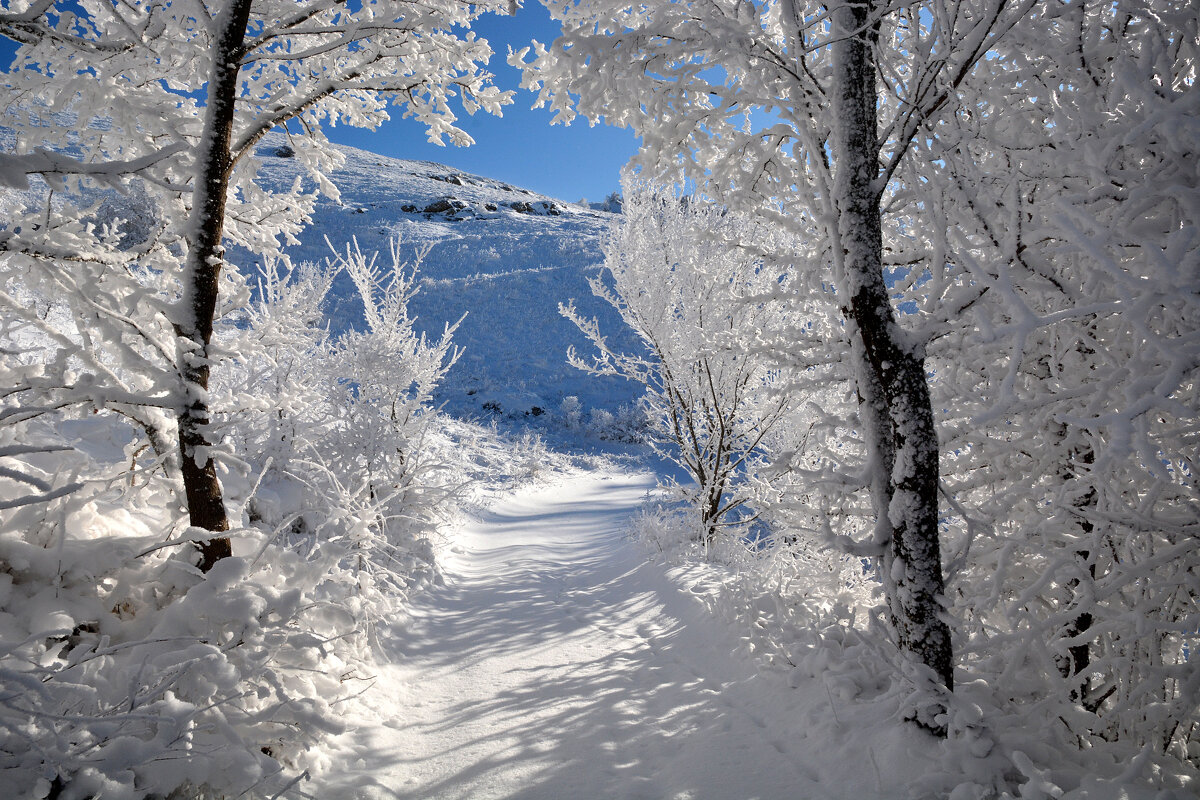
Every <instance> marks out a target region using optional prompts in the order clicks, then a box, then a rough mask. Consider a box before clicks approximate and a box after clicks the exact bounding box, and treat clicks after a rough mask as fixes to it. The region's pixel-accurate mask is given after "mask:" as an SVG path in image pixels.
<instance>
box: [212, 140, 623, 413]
mask: <svg viewBox="0 0 1200 800" xmlns="http://www.w3.org/2000/svg"><path fill="white" fill-rule="evenodd" d="M340 149H341V150H342V151H343V152H344V154H345V156H346V163H345V164H344V165H343V167H342V168H341V169H339V170H337V171H336V172H335V173H334V174H333V175H332V178H333V181H334V183H335V184H336V185H337V187H338V189H339V190H340V192H341V195H342V196H341V200H340V202H335V201H332V200H330V199H329V198H325V197H323V198H321V199H320V200H319V201H318V204H317V207H316V211H315V213H314V218H313V222H312V224H311V225H310V226H309V227H308V228H307V229H306V230H305V231H304V233H303V234H302V235H301V236H300V240H301V243H300V244H299V245H298V246H293V247H291V248H289V249H288V251H287V252H288V254H289V255H290V256H291V257H292V258H293V260H295V261H321V260H323V259H325V258H326V257H327V256H328V255H329V246H328V245H327V244H326V242H325V240H326V238H328V240H329V242H330V243H332V244H333V245H334V246H335V247H344V246H345V244H346V243H347V242H350V241H351V240H352V239H354V240H357V242H358V245H359V247H360V248H361V249H362V251H363V252H364V253H370V252H372V251H379V252H380V254H381V256H380V257H381V258H385V259H386V258H387V253H388V249H389V240H390V239H391V238H393V237H398V238H399V239H400V240H401V241H402V242H403V246H402V248H401V251H402V254H403V255H404V257H405V258H410V259H411V258H413V257H414V255H415V253H416V251H417V250H419V249H421V248H425V247H428V252H427V253H426V254H425V256H424V259H423V260H422V262H421V269H420V277H421V281H420V286H421V289H420V293H419V294H418V296H417V297H416V298H415V300H414V302H413V303H412V305H411V307H410V311H411V313H413V314H415V315H416V316H417V317H418V327H419V328H420V329H421V330H423V331H426V332H428V333H430V335H433V336H437V335H440V333H441V331H442V329H443V327H444V326H445V325H446V324H453V323H454V322H455V321H457V320H458V319H459V318H460V317H462V315H463V314H464V313H467V312H468V311H469V314H468V315H467V318H466V319H465V320H464V321H463V323H462V325H461V327H460V328H459V329H458V331H457V332H456V333H455V336H454V341H455V343H456V344H457V345H459V346H460V347H462V348H463V355H462V357H461V358H460V360H459V362H458V364H457V365H455V367H454V369H453V370H452V371H451V373H450V375H449V376H448V379H447V380H446V382H445V384H444V385H443V387H442V389H441V391H440V393H439V397H438V400H439V402H442V403H444V404H445V409H446V410H447V411H448V412H450V413H452V414H455V415H459V416H473V415H479V416H486V415H489V414H500V415H502V416H504V417H507V418H509V419H513V418H520V419H529V418H532V417H535V416H541V415H542V414H543V413H545V412H550V413H551V414H553V413H555V412H558V411H559V410H560V409H561V408H562V404H563V400H564V398H566V397H570V396H575V397H578V398H579V399H580V401H581V403H582V406H583V408H584V410H585V411H586V410H587V409H594V408H598V409H604V410H608V411H615V410H617V409H618V408H620V407H621V406H625V405H628V404H630V403H632V402H633V401H634V400H635V399H636V398H637V396H638V395H639V394H640V393H639V392H638V391H637V389H636V387H634V386H631V385H629V384H628V383H626V382H625V381H622V380H618V379H615V378H594V377H590V376H587V375H584V374H582V373H580V372H579V371H578V370H575V369H574V368H572V367H571V366H569V365H568V364H567V363H566V350H567V347H568V346H569V345H572V344H573V345H576V346H578V347H581V348H582V346H583V345H584V344H585V340H584V338H583V337H582V336H581V335H580V334H579V332H578V331H577V330H576V329H575V328H574V326H573V325H571V324H570V323H569V322H567V321H566V320H564V319H562V318H561V317H560V316H559V315H558V303H559V302H565V301H567V300H569V299H571V298H574V299H575V300H576V301H577V303H578V304H579V306H580V307H581V308H583V309H584V310H585V312H586V313H588V314H589V315H591V316H597V317H599V318H601V320H602V322H604V323H606V324H605V328H606V329H607V330H609V331H612V333H613V341H615V342H618V343H620V344H621V345H622V346H625V347H637V343H636V342H635V341H634V340H633V339H632V337H631V336H630V334H629V333H628V332H626V331H625V330H623V329H622V328H621V326H620V321H619V318H618V317H617V316H616V314H615V313H613V312H612V310H611V309H609V308H608V307H607V305H605V304H603V303H601V302H600V301H597V300H596V299H595V298H593V297H592V295H591V290H590V289H589V288H588V285H587V279H588V278H590V277H593V276H595V275H597V274H599V273H600V271H601V263H602V261H603V255H602V253H601V240H602V237H603V235H604V232H605V231H606V229H607V228H608V226H609V225H610V224H611V222H612V221H613V219H615V217H614V215H612V214H608V213H605V212H601V211H595V210H593V209H590V208H587V207H584V206H579V205H575V204H569V203H563V202H561V201H558V200H554V199H553V198H549V197H545V196H543V195H539V194H535V193H533V192H530V191H528V190H525V189H522V188H519V187H514V186H510V185H509V184H506V183H502V182H500V181H495V180H491V179H489V178H483V177H479V176H476V175H468V174H465V173H462V172H459V171H457V170H454V169H452V168H451V167H446V166H443V165H441V164H435V163H432V162H428V161H405V160H401V159H393V158H388V157H385V156H379V155H376V154H374V153H369V152H366V151H364V150H357V149H354V148H349V147H342V148H340ZM258 153H259V155H260V156H261V157H262V158H263V166H262V169H261V171H260V173H259V180H260V181H261V182H262V183H263V184H264V185H265V186H267V187H272V188H274V187H284V186H290V185H291V183H292V181H293V180H295V178H296V177H297V176H298V175H300V174H301V172H302V170H301V168H300V166H299V165H298V164H297V163H296V162H295V160H294V159H292V158H291V157H290V156H289V148H288V147H287V146H286V142H285V140H284V139H283V138H282V136H273V137H271V138H268V139H267V140H265V142H264V144H263V145H261V146H260V148H259V150H258ZM235 260H236V256H235ZM241 263H242V264H243V265H244V268H247V269H253V264H252V262H251V260H250V259H247V258H245V257H244V254H243V258H242V260H241ZM334 295H335V299H334V302H333V304H332V305H331V307H330V309H329V316H330V322H331V325H332V327H333V329H334V330H339V329H345V328H346V327H351V326H354V325H355V324H357V321H358V319H359V315H360V314H361V309H360V306H359V304H358V302H357V300H356V299H355V297H354V293H353V289H352V287H351V285H350V283H349V281H348V280H347V279H346V278H345V276H342V277H341V278H340V279H339V281H338V283H336V284H335V286H334Z"/></svg>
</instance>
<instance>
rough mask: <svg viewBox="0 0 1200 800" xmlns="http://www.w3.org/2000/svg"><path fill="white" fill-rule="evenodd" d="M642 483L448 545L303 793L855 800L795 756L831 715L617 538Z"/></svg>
mask: <svg viewBox="0 0 1200 800" xmlns="http://www.w3.org/2000/svg"><path fill="white" fill-rule="evenodd" d="M655 480H656V479H655V476H654V475H653V474H650V473H645V472H643V473H640V474H630V473H623V472H611V471H591V472H587V471H577V472H574V473H571V474H568V475H567V476H565V477H563V478H560V479H559V480H558V482H556V483H555V484H553V485H549V486H527V487H524V488H522V489H519V490H517V491H515V492H513V493H512V494H511V495H509V496H508V497H506V498H504V499H503V500H501V501H500V502H497V503H496V504H495V505H493V506H492V507H491V508H489V509H488V510H486V511H484V512H483V513H481V514H480V515H479V517H478V519H476V520H473V521H471V522H470V523H469V524H467V525H466V526H464V527H463V528H462V529H461V530H459V531H457V532H456V533H455V534H454V535H453V537H452V541H453V542H454V545H453V547H452V550H451V552H449V553H446V554H445V555H444V556H443V558H442V564H443V569H444V570H445V573H446V578H445V584H444V585H443V586H440V587H437V588H434V589H432V590H431V591H428V592H426V593H424V594H423V595H421V596H420V597H418V598H417V599H416V600H415V602H414V604H413V606H412V608H411V612H410V616H409V618H407V619H406V620H404V621H402V622H399V623H397V624H395V625H393V626H392V628H391V630H390V631H388V634H387V636H386V650H387V656H388V659H387V660H388V663H386V664H385V665H383V666H381V668H380V671H379V674H378V680H377V683H376V685H375V687H374V688H373V689H372V690H371V692H370V693H368V694H366V695H363V696H362V697H361V698H360V699H359V700H358V701H356V707H355V708H354V709H353V710H349V709H347V711H346V714H347V717H348V718H350V719H357V720H358V721H359V722H358V724H356V725H355V726H353V728H352V730H350V731H349V732H347V733H346V734H345V735H343V736H342V737H340V739H339V740H338V743H337V744H338V749H337V750H336V751H335V752H332V753H331V754H330V763H329V769H328V771H327V773H325V774H322V775H318V776H317V777H316V779H315V784H314V785H310V786H308V787H306V791H308V792H310V793H311V794H313V795H314V796H317V797H322V798H343V797H344V798H380V799H382V798H429V799H431V800H432V798H476V799H477V800H483V799H484V798H501V797H522V798H547V800H551V799H553V800H566V799H567V798H596V797H623V798H734V797H737V798H747V800H749V798H763V799H764V800H766V799H767V798H795V797H804V798H810V799H811V800H819V799H820V798H826V797H843V796H849V795H846V794H844V793H843V791H844V790H843V788H839V787H838V786H837V785H835V784H822V783H821V782H820V769H821V768H820V766H819V764H820V762H821V761H823V760H825V761H827V760H828V758H835V759H836V756H834V755H833V754H832V753H826V752H823V749H822V748H815V747H813V743H812V742H811V741H806V740H805V739H804V727H803V725H802V724H801V723H802V721H803V720H804V719H805V718H807V717H810V716H811V714H812V710H813V709H812V706H813V705H814V704H817V705H825V704H826V702H827V701H826V700H825V699H824V698H823V697H822V698H818V699H817V700H814V699H813V698H812V697H809V696H808V694H806V693H804V692H795V691H791V690H789V689H788V688H787V687H786V686H785V685H783V684H782V682H781V679H780V678H781V676H778V675H773V674H765V673H764V674H760V673H759V672H758V670H757V669H756V667H755V665H754V662H753V659H751V658H748V657H746V655H745V653H744V652H743V650H742V648H741V642H740V639H739V637H738V636H737V635H736V632H735V631H734V630H732V629H731V628H729V627H727V626H725V625H724V624H723V623H721V622H720V621H718V620H717V619H716V618H714V617H713V616H712V615H711V614H710V613H709V612H708V611H707V610H706V608H705V607H704V606H703V604H702V603H701V601H700V599H699V598H698V597H697V596H696V595H694V594H692V593H691V592H689V591H686V590H685V589H684V588H683V586H682V585H681V584H680V583H679V582H677V581H675V580H673V579H672V578H671V576H670V575H669V574H668V571H667V570H666V569H665V567H664V565H662V564H661V563H653V562H649V561H647V560H646V557H645V554H644V553H643V552H641V550H640V549H639V548H638V547H637V546H636V545H635V544H634V543H633V542H631V541H630V540H629V539H628V538H627V536H626V534H625V531H626V530H627V529H628V524H629V517H630V515H631V514H632V513H633V512H634V511H635V510H637V509H638V508H639V506H640V505H641V503H642V502H643V501H644V499H645V497H646V495H647V493H648V492H650V491H651V490H652V489H653V487H654V485H655ZM914 736H915V734H914ZM830 741H831V742H832V741H836V740H833V739H831V740H830ZM828 763H833V762H828ZM873 780H874V778H871V779H869V780H868V781H867V783H868V784H869V783H870V782H872V781H873ZM859 788H867V787H859ZM856 791H857V790H856ZM878 791H879V789H878V787H873V788H867V793H866V794H856V795H854V796H872V795H873V794H874V793H876V792H878Z"/></svg>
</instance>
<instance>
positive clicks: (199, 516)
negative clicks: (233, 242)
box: [175, 0, 253, 572]
mask: <svg viewBox="0 0 1200 800" xmlns="http://www.w3.org/2000/svg"><path fill="white" fill-rule="evenodd" d="M252 5H253V0H231V1H230V2H229V3H228V4H227V5H226V6H225V9H224V11H223V13H222V14H221V16H220V17H218V18H217V20H216V23H217V37H216V40H215V41H214V43H213V61H212V68H211V72H210V74H209V78H208V100H207V104H206V106H205V110H204V129H203V132H202V134H201V140H200V144H199V146H198V147H197V149H196V175H195V181H194V183H193V186H192V212H191V218H190V220H189V224H188V234H187V235H188V254H187V261H186V262H185V264H184V271H183V298H182V302H181V303H180V305H179V319H178V320H177V321H176V323H175V331H176V334H177V335H178V339H177V342H178V345H177V346H178V351H177V356H176V358H177V367H178V369H179V374H180V377H181V379H182V381H183V386H184V392H185V400H184V403H183V408H182V410H181V411H180V412H179V449H180V456H181V457H180V461H181V468H182V473H183V485H184V493H185V495H186V497H187V504H188V518H189V521H190V522H191V524H192V525H193V526H194V527H197V528H204V529H205V530H209V531H212V532H213V533H218V534H219V533H223V532H225V531H228V530H229V516H228V514H227V513H226V511H225V503H224V498H223V496H222V492H221V483H220V481H218V480H217V472H216V465H215V464H214V462H213V459H212V456H211V455H210V452H209V448H210V447H211V445H212V441H211V439H210V435H209V421H210V410H209V405H208V381H209V371H210V361H209V357H208V352H209V342H210V341H211V339H212V332H213V320H214V317H215V315H216V308H217V295H218V287H219V281H220V276H221V267H222V266H223V263H224V262H223V258H222V256H223V254H224V248H223V247H222V246H221V237H222V234H223V232H224V228H225V200H226V193H227V192H228V189H229V173H230V170H231V168H232V164H231V162H230V155H229V143H230V139H231V134H232V132H233V121H234V111H235V101H236V98H237V89H238V72H239V70H240V68H241V67H240V61H241V51H242V47H243V45H244V43H245V38H246V25H247V23H248V22H249V19H250V8H251V6H252ZM197 546H198V548H199V550H200V569H201V570H203V571H204V572H207V571H209V570H210V569H212V567H213V565H214V564H216V563H217V562H218V561H219V560H221V559H222V558H226V557H228V556H230V555H232V548H231V545H230V541H229V537H228V536H214V537H212V538H210V539H208V540H206V541H203V542H200V543H199V544H198V545H197Z"/></svg>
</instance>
